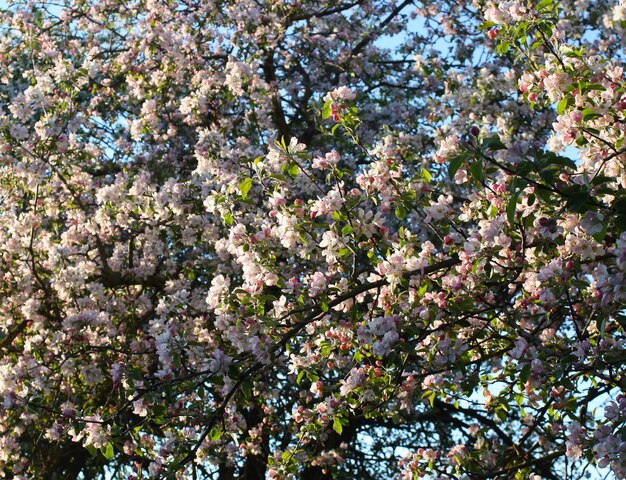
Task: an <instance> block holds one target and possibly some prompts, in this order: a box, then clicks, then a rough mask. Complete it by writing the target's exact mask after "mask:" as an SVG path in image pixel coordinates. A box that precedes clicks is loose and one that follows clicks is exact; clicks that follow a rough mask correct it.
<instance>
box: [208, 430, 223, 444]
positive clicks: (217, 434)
mask: <svg viewBox="0 0 626 480" xmlns="http://www.w3.org/2000/svg"><path fill="white" fill-rule="evenodd" d="M209 438H210V439H211V440H212V441H213V442H217V441H218V440H219V439H220V438H222V431H221V430H220V429H219V428H212V429H211V431H210V432H209Z"/></svg>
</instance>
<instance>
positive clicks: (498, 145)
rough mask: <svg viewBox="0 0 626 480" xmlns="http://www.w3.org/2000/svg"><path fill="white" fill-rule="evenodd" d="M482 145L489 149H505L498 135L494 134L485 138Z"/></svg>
mask: <svg viewBox="0 0 626 480" xmlns="http://www.w3.org/2000/svg"><path fill="white" fill-rule="evenodd" d="M483 146H484V147H485V148H487V149H489V150H493V151H496V150H506V145H505V144H504V143H502V140H500V135H498V134H495V135H493V136H491V137H489V138H488V139H486V140H485V141H484V143H483Z"/></svg>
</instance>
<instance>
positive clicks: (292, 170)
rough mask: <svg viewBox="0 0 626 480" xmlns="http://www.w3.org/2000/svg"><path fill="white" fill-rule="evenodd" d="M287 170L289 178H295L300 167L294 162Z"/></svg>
mask: <svg viewBox="0 0 626 480" xmlns="http://www.w3.org/2000/svg"><path fill="white" fill-rule="evenodd" d="M287 171H288V172H289V175H290V176H291V178H296V177H297V176H298V172H299V171H300V167H298V165H296V164H295V163H294V164H293V165H291V166H290V167H289V169H288V170H287Z"/></svg>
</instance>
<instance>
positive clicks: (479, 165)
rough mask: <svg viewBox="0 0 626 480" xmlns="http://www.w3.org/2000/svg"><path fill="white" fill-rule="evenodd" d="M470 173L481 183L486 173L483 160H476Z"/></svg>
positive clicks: (471, 164)
mask: <svg viewBox="0 0 626 480" xmlns="http://www.w3.org/2000/svg"><path fill="white" fill-rule="evenodd" d="M469 169H470V173H471V174H472V177H473V178H475V179H476V180H478V181H479V182H482V181H483V178H484V171H483V162H482V160H476V161H475V162H472V163H470V167H469Z"/></svg>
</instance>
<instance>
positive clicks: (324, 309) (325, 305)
mask: <svg viewBox="0 0 626 480" xmlns="http://www.w3.org/2000/svg"><path fill="white" fill-rule="evenodd" d="M320 308H321V309H322V312H324V313H326V312H327V311H328V310H329V308H328V304H327V303H326V302H322V304H321V305H320Z"/></svg>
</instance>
